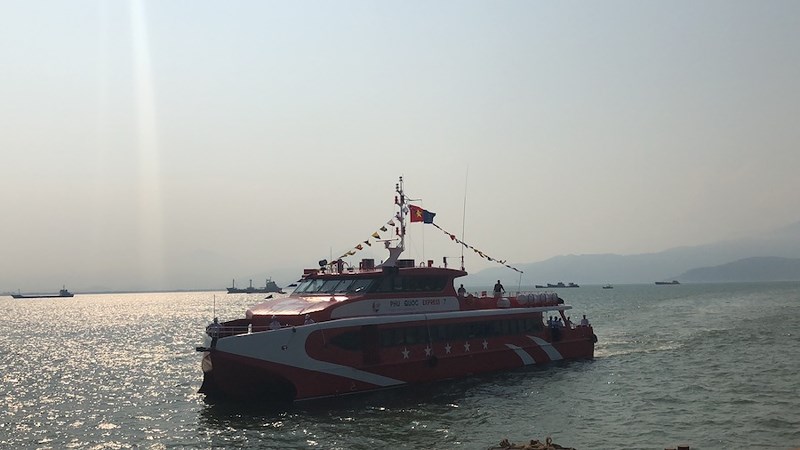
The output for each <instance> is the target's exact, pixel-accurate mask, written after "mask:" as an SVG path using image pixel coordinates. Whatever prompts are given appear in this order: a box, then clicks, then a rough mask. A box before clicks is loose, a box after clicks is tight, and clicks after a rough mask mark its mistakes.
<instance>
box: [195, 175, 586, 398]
mask: <svg viewBox="0 0 800 450" xmlns="http://www.w3.org/2000/svg"><path fill="white" fill-rule="evenodd" d="M395 189H396V191H397V197H396V198H395V204H396V205H398V207H399V212H398V213H397V215H396V216H395V217H393V220H392V221H390V222H392V223H395V226H396V229H395V230H393V231H394V232H395V234H396V236H395V237H394V238H393V239H391V240H386V241H385V243H384V245H385V247H386V249H387V250H388V251H389V256H388V258H387V259H386V260H385V261H384V262H383V263H382V264H379V265H375V264H374V260H372V259H362V260H361V261H360V263H359V264H358V268H357V269H356V268H355V267H347V266H346V263H345V262H344V261H343V260H342V259H338V260H336V261H334V262H332V263H328V261H326V260H322V261H320V262H319V264H318V265H319V268H316V269H306V270H305V271H304V276H303V278H302V281H301V282H300V283H299V285H298V286H297V288H296V289H295V290H294V291H293V292H292V293H291V294H290V295H288V296H284V297H279V298H274V299H271V300H268V301H265V302H263V303H260V304H258V305H255V306H253V307H251V308H250V309H249V310H247V312H246V314H245V316H244V317H242V318H238V319H234V320H229V321H224V322H218V321H217V319H216V318H215V319H214V322H212V323H211V324H210V325H209V326H208V327H207V328H206V342H205V345H204V346H202V347H197V351H199V352H203V358H202V364H201V366H202V369H203V383H202V386H201V388H200V392H201V393H204V394H206V396H207V397H209V398H217V399H252V398H256V397H258V398H267V399H269V400H271V401H295V400H308V399H315V398H323V397H331V396H340V395H345V394H353V393H360V392H366V391H374V390H379V389H386V388H393V387H400V386H404V385H409V384H415V383H428V382H434V381H438V380H446V379H453V378H458V377H465V376H470V375H473V374H478V373H485V372H497V371H508V370H512V369H517V368H521V367H525V366H532V365H537V364H547V363H550V362H552V361H559V360H574V359H590V358H592V357H593V356H594V344H595V342H597V337H596V336H595V335H594V333H593V330H592V327H591V326H590V325H588V322H587V323H586V324H584V325H580V326H576V325H574V324H572V323H571V322H570V321H569V320H568V317H567V316H566V314H565V312H566V311H568V310H569V309H571V306H569V305H566V304H564V301H563V300H562V299H560V298H559V297H558V295H557V294H556V293H553V292H517V293H514V294H513V295H498V296H489V295H487V294H486V293H481V294H478V295H475V294H466V293H464V294H461V295H459V294H458V292H457V291H456V289H455V287H454V280H456V279H457V278H460V277H463V276H465V275H467V272H466V271H465V270H464V269H463V267H462V268H461V269H455V268H448V267H446V266H445V267H434V265H433V261H431V260H429V261H427V262H425V263H424V264H420V265H417V264H416V263H415V261H413V260H409V259H400V256H401V253H402V252H403V250H404V243H405V236H406V231H407V230H406V216H407V214H409V210H410V211H411V214H412V217H411V221H412V222H415V221H422V219H421V218H418V219H417V220H415V218H414V217H413V214H414V213H415V212H418V211H419V207H416V206H414V205H409V204H408V202H409V200H408V199H407V198H406V196H405V194H404V192H403V179H402V177H401V178H400V182H399V183H398V184H397V185H396V188H395ZM415 208H417V209H415ZM425 212H426V213H427V211H425ZM420 217H422V216H420ZM432 217H433V215H432V214H431V213H429V215H426V216H425V222H424V223H432ZM429 218H430V219H431V221H430V222H429V221H428V220H427V219H429ZM420 226H424V225H420ZM462 265H463V262H462ZM545 317H547V318H546V319H545ZM556 317H560V318H561V320H556ZM545 321H546V322H545Z"/></svg>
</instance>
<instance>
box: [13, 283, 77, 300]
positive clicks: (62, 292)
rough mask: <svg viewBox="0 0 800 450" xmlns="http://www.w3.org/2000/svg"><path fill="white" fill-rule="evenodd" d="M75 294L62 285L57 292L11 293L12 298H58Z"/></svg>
mask: <svg viewBox="0 0 800 450" xmlns="http://www.w3.org/2000/svg"><path fill="white" fill-rule="evenodd" d="M74 295H75V294H73V293H72V292H70V291H68V290H67V287H66V286H63V287H62V288H61V290H59V291H58V294H22V293H20V292H17V293H16V294H11V296H12V297H14V298H59V297H73V296H74Z"/></svg>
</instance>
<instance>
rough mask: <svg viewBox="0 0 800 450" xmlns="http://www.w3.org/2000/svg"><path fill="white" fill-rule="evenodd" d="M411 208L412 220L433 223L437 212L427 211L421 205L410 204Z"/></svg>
mask: <svg viewBox="0 0 800 450" xmlns="http://www.w3.org/2000/svg"><path fill="white" fill-rule="evenodd" d="M408 207H409V208H411V221H412V222H423V223H433V216H435V215H436V213H433V212H430V211H426V210H424V209H422V208H420V207H419V206H414V205H408Z"/></svg>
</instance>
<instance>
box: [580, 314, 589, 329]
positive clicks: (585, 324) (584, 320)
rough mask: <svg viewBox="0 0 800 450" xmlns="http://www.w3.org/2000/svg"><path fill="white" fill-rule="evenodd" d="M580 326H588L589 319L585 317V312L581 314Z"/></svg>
mask: <svg viewBox="0 0 800 450" xmlns="http://www.w3.org/2000/svg"><path fill="white" fill-rule="evenodd" d="M581 326H582V327H588V326H589V319H587V318H586V314H584V315H583V319H581Z"/></svg>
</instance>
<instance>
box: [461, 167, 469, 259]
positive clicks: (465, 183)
mask: <svg viewBox="0 0 800 450" xmlns="http://www.w3.org/2000/svg"><path fill="white" fill-rule="evenodd" d="M468 178H469V164H468V165H467V172H466V174H465V175H464V210H463V211H462V214H463V217H462V218H461V239H462V240H463V239H464V232H465V231H466V226H467V225H466V224H467V179H468ZM461 270H464V246H463V245H462V246H461Z"/></svg>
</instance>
